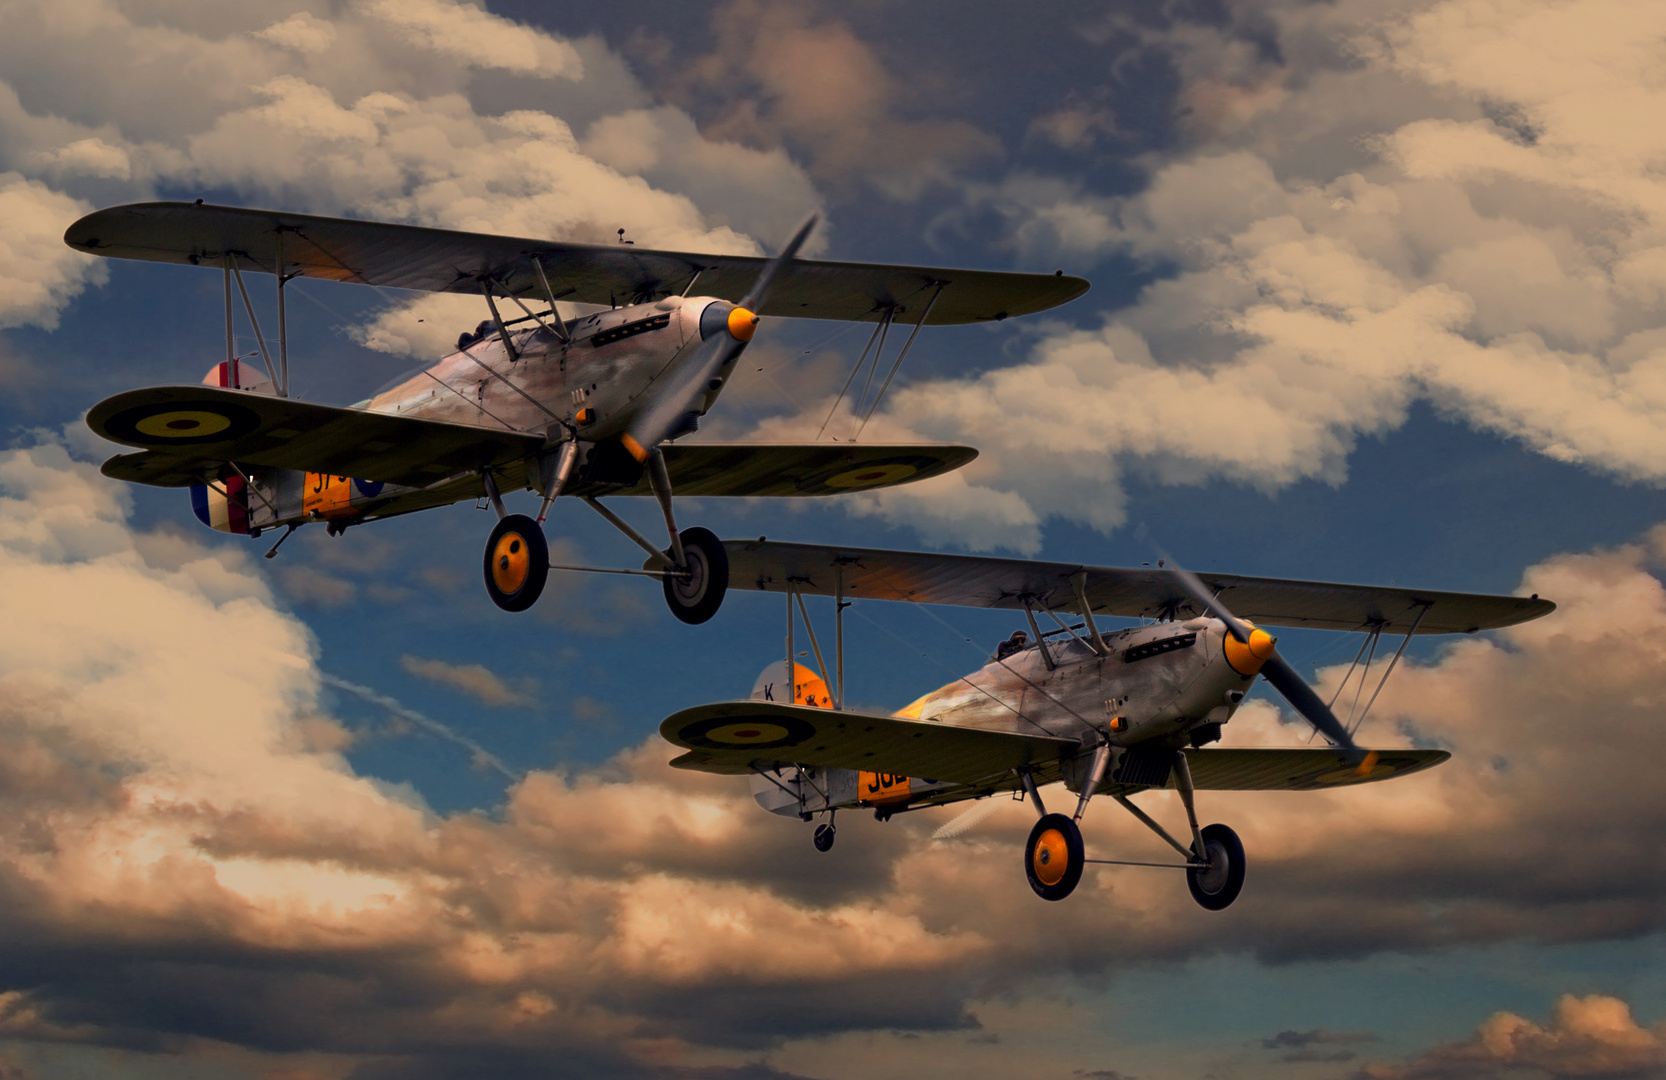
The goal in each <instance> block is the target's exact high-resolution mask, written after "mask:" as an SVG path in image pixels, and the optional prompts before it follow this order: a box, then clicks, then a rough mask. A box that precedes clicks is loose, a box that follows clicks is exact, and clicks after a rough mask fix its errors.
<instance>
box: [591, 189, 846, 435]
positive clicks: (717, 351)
mask: <svg viewBox="0 0 1666 1080" xmlns="http://www.w3.org/2000/svg"><path fill="white" fill-rule="evenodd" d="M818 220H819V215H817V214H811V215H810V216H809V217H808V218H807V219H805V222H804V224H803V225H800V226H799V227H798V232H796V233H794V234H793V238H792V239H791V240H788V241H787V245H786V246H785V247H783V248H782V249H781V253H780V254H779V255H777V256H775V258H773V259H771V260H769V262H767V263H765V264H764V266H763V269H762V270H759V271H758V276H757V278H756V279H755V280H754V281H753V282H752V287H751V288H750V289H748V290H747V291H746V295H745V296H743V297H741V301H740V303H739V304H738V305H737V306H735V307H734V308H733V309H731V310H730V311H729V315H728V319H727V321H726V323H725V325H724V327H723V328H722V329H721V330H717V331H716V332H714V333H712V334H711V336H710V337H708V338H706V340H705V341H703V342H701V343H700V344H699V345H698V346H696V347H695V350H694V352H693V353H692V354H691V355H690V356H689V357H688V358H687V359H686V360H684V361H683V362H682V364H681V365H680V367H681V368H682V377H681V378H679V379H675V380H674V381H671V382H670V383H669V384H668V385H667V386H666V389H665V390H663V391H662V392H661V393H659V394H658V395H656V396H657V398H658V400H656V401H655V402H654V404H653V405H652V406H650V407H649V408H648V409H646V410H645V411H644V412H643V413H642V415H641V417H640V418H639V419H638V420H637V422H636V424H635V425H634V426H633V427H632V428H631V430H630V431H629V432H628V433H627V434H626V435H625V436H624V437H623V442H624V444H625V449H626V450H629V451H630V453H631V456H632V457H634V458H636V460H638V461H647V460H648V458H649V456H650V455H651V454H653V452H654V450H655V449H656V448H657V447H658V446H659V445H660V444H661V443H663V442H664V441H665V440H666V437H667V436H669V435H670V434H671V433H672V432H674V431H676V430H677V429H678V428H679V427H681V425H682V422H683V418H684V417H685V416H687V415H688V414H689V413H691V412H693V411H694V408H695V405H696V404H697V403H698V402H699V400H700V398H701V397H703V396H704V395H705V394H706V392H707V391H708V390H715V389H717V388H716V387H715V386H712V385H711V383H712V380H713V379H714V378H715V377H716V375H717V373H718V372H719V371H721V370H723V366H724V365H725V364H727V363H729V362H730V361H731V360H733V359H734V358H735V357H736V356H738V355H740V351H741V350H742V349H744V348H746V343H747V342H749V341H751V340H752V335H753V333H754V332H755V331H756V330H757V326H758V316H757V315H756V314H754V313H755V312H756V311H757V310H758V308H760V307H762V306H763V302H764V299H765V298H766V297H768V295H769V290H770V286H772V285H773V284H774V283H775V278H776V276H777V275H778V274H779V273H780V272H781V270H782V268H783V267H785V266H786V265H787V264H788V263H790V262H792V261H793V259H794V258H795V257H796V256H797V255H798V249H799V248H800V247H803V246H804V241H805V240H807V239H809V237H810V232H811V230H813V229H814V228H815V227H816V222H817V221H818ZM708 310H709V309H708ZM702 321H703V320H702Z"/></svg>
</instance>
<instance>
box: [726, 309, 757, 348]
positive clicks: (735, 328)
mask: <svg viewBox="0 0 1666 1080" xmlns="http://www.w3.org/2000/svg"><path fill="white" fill-rule="evenodd" d="M757 332H758V317H757V316H756V315H754V314H752V313H751V312H750V311H747V310H746V309H745V308H743V307H738V308H734V309H733V310H731V311H730V312H729V336H730V337H732V338H734V339H735V340H736V341H751V340H752V335H753V334H756V333H757Z"/></svg>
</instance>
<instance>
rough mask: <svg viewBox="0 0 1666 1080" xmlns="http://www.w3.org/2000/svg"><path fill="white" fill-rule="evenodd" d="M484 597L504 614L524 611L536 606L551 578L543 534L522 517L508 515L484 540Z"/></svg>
mask: <svg viewBox="0 0 1666 1080" xmlns="http://www.w3.org/2000/svg"><path fill="white" fill-rule="evenodd" d="M484 569H485V574H486V595H488V596H490V597H491V598H492V603H494V604H496V605H497V606H498V607H500V608H502V609H503V610H504V611H525V610H526V609H527V608H529V607H531V606H532V605H533V604H535V603H537V601H538V596H539V594H540V593H542V592H543V591H544V582H545V581H546V580H548V578H549V576H550V549H549V545H548V544H547V543H545V542H544V530H543V529H541V528H539V527H538V523H537V522H536V521H533V520H532V519H531V518H529V517H527V516H526V515H525V514H510V515H509V516H508V517H506V518H504V519H503V520H502V521H499V522H498V523H497V525H496V526H495V527H494V528H493V529H492V535H491V536H489V537H487V538H486V559H485V566H484Z"/></svg>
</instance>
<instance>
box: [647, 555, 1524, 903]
mask: <svg viewBox="0 0 1666 1080" xmlns="http://www.w3.org/2000/svg"><path fill="white" fill-rule="evenodd" d="M726 546H727V548H728V553H729V566H730V568H731V572H732V573H733V575H734V580H735V582H736V583H737V587H756V588H758V589H763V590H767V591H771V592H781V593H785V594H786V597H787V656H786V659H785V660H784V661H781V662H777V663H776V664H774V665H771V667H769V668H767V669H765V672H764V674H763V675H762V676H760V678H759V681H758V686H757V687H756V688H755V689H754V691H753V695H752V699H751V700H747V701H730V702H723V703H719V704H713V705H702V706H699V707H696V708H691V709H685V710H683V711H681V712H678V713H676V714H675V715H673V716H670V717H668V718H667V719H666V720H665V721H664V722H663V723H662V724H661V725H660V734H661V735H662V736H664V738H665V739H666V740H667V741H669V742H670V743H672V744H673V745H675V746H677V747H679V748H681V749H683V750H685V751H686V753H684V754H682V756H680V757H678V758H676V759H675V760H673V761H672V764H673V765H674V766H676V767H678V768H684V769H694V770H698V771H701V772H710V773H720V774H733V775H744V776H750V777H751V778H752V791H753V794H754V797H755V798H756V800H757V801H758V803H759V804H760V805H762V806H763V807H764V808H765V809H766V810H769V811H771V812H773V813H777V814H783V815H791V816H797V817H799V818H801V819H803V820H805V821H810V820H812V819H813V818H814V817H815V816H816V815H820V814H825V815H826V819H827V820H826V821H824V822H822V823H821V824H819V825H818V826H817V827H816V830H815V835H814V840H815V846H816V847H817V848H818V849H820V850H822V851H826V850H827V849H828V848H830V847H831V846H832V845H833V838H834V835H835V832H834V825H833V821H832V819H833V816H834V814H835V812H836V811H838V810H844V809H856V808H871V809H872V810H873V811H874V814H875V815H876V816H877V817H878V818H879V819H880V820H885V819H887V818H889V817H890V816H892V815H894V814H898V813H903V812H906V811H912V810H917V809H921V808H924V807H929V806H939V805H942V804H945V803H951V802H959V801H962V800H968V799H981V798H987V797H990V796H992V795H996V794H998V793H1002V792H1007V793H1011V794H1012V795H1013V797H1015V798H1020V799H1025V798H1027V799H1028V800H1029V801H1030V802H1031V804H1032V805H1033V807H1034V808H1035V811H1036V814H1037V817H1038V819H1039V820H1037V822H1036V824H1035V826H1034V828H1033V829H1032V830H1031V832H1030V835H1029V838H1028V840H1027V841H1026V843H1025V847H1024V872H1025V875H1026V876H1027V878H1028V879H1029V883H1030V886H1031V888H1032V889H1034V890H1035V892H1036V894H1037V895H1038V896H1040V897H1042V898H1043V899H1046V900H1062V899H1063V898H1064V897H1066V896H1068V895H1070V893H1071V891H1072V890H1074V889H1075V887H1076V885H1077V883H1078V882H1079V881H1080V880H1081V876H1082V871H1083V868H1084V866H1085V865H1086V864H1088V863H1106V864H1115V865H1133V866H1170V867H1173V868H1175V869H1181V870H1184V871H1185V872H1186V878H1187V883H1188V885H1189V886H1190V889H1191V894H1192V896H1193V898H1194V899H1196V900H1197V902H1198V903H1199V904H1201V905H1202V906H1203V907H1205V908H1207V909H1210V910H1216V911H1218V910H1220V909H1222V908H1225V907H1226V906H1227V905H1229V904H1231V903H1232V901H1233V900H1234V899H1236V898H1237V896H1238V893H1239V890H1240V889H1242V887H1243V883H1244V849H1243V845H1242V844H1241V843H1240V842H1239V840H1238V836H1237V834H1236V833H1234V832H1233V830H1232V829H1230V828H1229V827H1227V826H1225V825H1218V824H1217V825H1204V826H1200V825H1199V824H1198V817H1197V811H1196V805H1195V800H1194V794H1195V792H1197V791H1208V790H1215V791H1228V790H1230V791H1250V790H1261V791H1314V790H1324V789H1328V788H1333V787H1341V786H1346V785H1349V784H1360V783H1367V782H1372V781H1378V780H1384V779H1387V778H1389V777H1395V776H1406V775H1409V774H1411V773H1415V772H1418V771H1420V770H1423V769H1427V768H1431V767H1432V766H1435V765H1438V764H1440V763H1441V762H1443V761H1445V760H1446V759H1447V758H1448V757H1450V755H1449V754H1448V753H1447V752H1446V751H1445V750H1431V749H1384V748H1378V749H1368V748H1365V747H1361V746H1359V745H1357V744H1356V743H1355V741H1354V735H1355V733H1356V732H1357V731H1358V730H1359V725H1360V723H1361V722H1363V720H1364V719H1365V716H1366V714H1367V713H1368V712H1369V711H1370V708H1371V705H1372V704H1373V703H1374V702H1375V701H1376V697H1377V694H1378V693H1380V692H1381V690H1382V687H1383V685H1384V684H1385V683H1386V682H1387V680H1388V676H1389V675H1390V674H1391V673H1392V672H1393V670H1394V667H1395V665H1396V664H1397V663H1398V661H1399V659H1400V657H1401V655H1402V654H1403V653H1404V652H1405V648H1406V645H1407V644H1409V643H1410V641H1411V638H1412V636H1413V635H1415V634H1453V633H1474V632H1475V631H1478V630H1486V629H1493V628H1496V627H1503V626H1511V625H1514V624H1516V623H1520V622H1525V621H1527V620H1529V619H1536V618H1539V617H1540V616H1543V615H1547V614H1549V613H1550V612H1552V611H1554V610H1555V607H1556V605H1554V604H1553V603H1551V602H1550V601H1548V600H1542V599H1540V598H1539V597H1538V596H1537V595H1534V596H1531V597H1518V596H1489V595H1477V594H1466V593H1452V592H1437V591H1432V590H1420V589H1403V588H1393V587H1388V588H1384V587H1372V586H1361V585H1338V584H1327V583H1324V582H1313V581H1292V580H1283V579H1277V578H1256V577H1243V576H1239V575H1233V574H1201V575H1193V574H1191V573H1188V572H1187V571H1184V570H1181V569H1179V568H1178V567H1173V566H1167V567H1165V566H1164V565H1163V564H1162V563H1159V565H1158V567H1157V568H1150V567H1142V568H1135V569H1119V568H1114V567H1095V566H1078V565H1074V564H1068V563H1045V562H1031V561H1025V560H1016V559H993V558H979V557H970V556H957V555H939V554H927V553H910V552H897V551H875V550H868V549H861V548H842V547H824V546H818V545H808V544H784V543H774V542H765V541H762V540H760V541H757V542H753V541H729V542H727V544H726ZM806 595H814V596H831V597H832V598H833V601H834V667H833V668H832V669H831V670H829V669H828V668H827V666H826V664H825V663H824V662H823V653H822V649H821V645H820V642H819V641H818V640H817V638H816V636H815V631H814V629H813V627H812V626H811V623H810V618H809V612H808V609H807V608H806V606H805V604H804V600H803V597H804V596H806ZM855 599H874V600H893V601H905V602H913V603H920V604H952V605H960V606H967V607H983V608H1006V609H1013V610H1020V609H1021V610H1022V611H1023V612H1024V614H1025V616H1026V618H1027V620H1028V627H1029V629H1028V632H1024V631H1020V632H1018V633H1016V634H1014V635H1013V637H1012V638H1010V639H1008V640H1007V641H1006V642H1003V643H1002V644H1001V646H1000V647H999V648H998V649H997V650H996V652H995V655H994V656H993V657H992V658H991V659H990V661H989V663H988V664H987V665H986V666H984V667H983V668H982V669H981V670H979V671H975V672H972V673H971V674H969V675H967V676H965V677H964V678H961V679H958V680H957V681H955V682H952V683H950V684H949V685H947V686H944V687H942V688H941V689H938V690H934V691H932V692H931V693H929V694H926V695H925V696H924V697H921V698H920V699H918V700H917V701H915V702H913V703H912V704H910V705H908V706H907V707H905V708H903V709H900V710H898V711H897V712H895V713H893V714H891V715H889V716H885V715H877V714H870V713H860V712H855V711H851V710H847V709H845V708H843V705H844V700H845V698H844V683H845V678H844V631H843V611H844V608H845V607H846V606H847V605H848V603H849V602H850V601H852V600H855ZM795 604H796V616H797V617H802V620H803V624H804V628H805V630H806V632H807V634H808V636H809V643H810V646H811V651H812V652H813V653H814V655H815V660H816V664H817V668H818V669H819V670H812V669H810V668H808V667H805V666H804V665H802V664H799V663H798V661H797V659H796V656H797V655H798V654H795V653H794V651H793V650H794V641H795V635H794V627H795V625H796V623H797V621H798V619H797V617H795ZM1229 605H1230V609H1229ZM1234 612H1236V613H1237V614H1234ZM1038 616H1040V618H1041V619H1047V620H1050V621H1051V622H1053V623H1056V624H1057V625H1056V626H1053V627H1051V628H1050V629H1048V630H1046V631H1043V630H1042V628H1041V625H1042V624H1041V622H1040V620H1039V619H1038ZM1061 616H1062V617H1061ZM1107 617H1121V618H1126V619H1138V620H1140V623H1139V625H1133V626H1127V627H1125V628H1122V629H1116V630H1110V629H1106V630H1101V629H1100V627H1099V624H1098V621H1097V620H1098V619H1100V618H1107ZM1072 620H1074V621H1072ZM1265 626H1288V627H1305V628H1317V629H1326V630H1338V631H1357V632H1361V633H1363V634H1364V635H1365V636H1364V639H1363V641H1362V642H1361V645H1360V650H1359V652H1358V653H1357V654H1356V655H1355V658H1354V663H1353V665H1352V666H1351V667H1350V668H1349V670H1348V673H1347V675H1346V676H1345V677H1344V678H1343V680H1342V683H1341V685H1340V686H1339V687H1338V688H1337V691H1336V694H1335V695H1333V697H1332V701H1331V702H1325V701H1323V700H1321V699H1320V698H1319V696H1318V695H1317V694H1316V693H1315V692H1314V691H1313V689H1312V688H1311V687H1309V686H1308V684H1307V683H1306V681H1305V680H1303V678H1302V677H1301V676H1300V675H1299V674H1298V673H1297V672H1296V671H1295V669H1294V668H1292V667H1291V666H1290V664H1289V663H1288V662H1287V661H1286V660H1285V659H1284V658H1283V657H1282V656H1281V655H1280V654H1279V652H1278V649H1277V643H1276V639H1274V638H1273V637H1272V635H1271V634H1269V633H1268V632H1267V631H1266V630H1265V629H1262V627H1265ZM1384 634H1390V635H1401V634H1403V635H1404V638H1403V639H1402V640H1401V641H1400V644H1399V647H1398V648H1397V649H1396V650H1395V652H1394V654H1393V657H1392V659H1390V660H1389V661H1388V662H1387V664H1386V666H1385V667H1384V670H1383V671H1382V674H1381V676H1380V678H1379V679H1378V680H1377V681H1376V688H1375V690H1373V691H1372V692H1371V694H1370V697H1369V698H1368V699H1364V707H1363V708H1360V702H1361V700H1362V692H1363V691H1364V689H1365V687H1366V683H1367V681H1368V679H1369V678H1370V676H1371V667H1372V663H1373V661H1374V660H1375V659H1376V658H1377V652H1378V645H1379V643H1380V642H1381V640H1382V638H1383V635H1384ZM1385 651H1386V650H1385ZM788 672H791V678H790V680H789V678H788ZM1356 673H1357V675H1358V680H1357V682H1355V681H1354V676H1355V675H1356ZM1258 675H1259V676H1260V677H1262V678H1264V679H1266V680H1267V682H1268V683H1270V684H1271V685H1272V687H1273V688H1274V689H1275V690H1277V691H1278V692H1279V694H1281V695H1282V696H1283V697H1284V699H1285V700H1286V701H1287V702H1289V703H1290V705H1292V706H1293V707H1294V708H1295V710H1296V711H1297V712H1298V713H1300V714H1301V715H1302V716H1303V717H1304V718H1306V720H1307V721H1308V722H1309V723H1310V724H1311V725H1312V726H1313V727H1314V729H1315V730H1316V732H1317V733H1318V734H1320V735H1323V736H1324V737H1325V740H1326V742H1327V743H1328V744H1329V745H1326V746H1311V747H1309V746H1301V747H1283V748H1236V747H1217V746H1213V745H1212V744H1214V743H1216V742H1218V741H1220V738H1221V732H1222V728H1223V727H1224V726H1225V725H1226V724H1227V723H1228V722H1229V721H1230V720H1231V719H1232V715H1233V713H1234V712H1235V711H1236V710H1237V708H1238V707H1239V705H1240V704H1241V703H1242V702H1243V700H1244V695H1245V694H1246V693H1247V692H1248V691H1249V689H1250V687H1251V686H1252V684H1253V683H1254V681H1255V679H1256V677H1257V676H1258ZM1350 682H1352V683H1353V685H1354V691H1353V698H1352V703H1353V704H1352V707H1351V708H1350V723H1349V724H1347V725H1344V724H1343V723H1342V721H1340V720H1339V719H1338V718H1337V716H1336V714H1335V713H1334V712H1333V711H1332V705H1333V704H1334V702H1335V701H1336V699H1337V698H1338V697H1340V695H1341V694H1342V692H1343V690H1344V689H1346V688H1347V687H1348V685H1349V684H1350ZM1059 781H1063V783H1064V784H1065V786H1066V788H1067V789H1068V790H1069V791H1071V792H1074V793H1076V795H1077V800H1076V807H1075V810H1074V812H1073V813H1071V814H1068V815H1067V814H1062V813H1049V812H1048V811H1047V809H1046V807H1045V806H1044V805H1043V804H1042V801H1041V793H1040V788H1042V787H1043V786H1045V785H1047V784H1050V783H1055V782H1059ZM1164 788H1172V789H1174V790H1176V791H1178V792H1179V795H1180V800H1181V802H1182V804H1183V805H1184V807H1185V810H1186V823H1187V826H1188V829H1189V833H1183V834H1182V838H1181V839H1176V838H1175V836H1174V835H1173V834H1171V833H1170V832H1169V831H1168V830H1166V829H1164V828H1163V827H1162V826H1161V825H1160V824H1159V823H1158V822H1157V821H1156V820H1155V819H1154V818H1152V817H1151V816H1150V815H1149V814H1147V813H1146V812H1145V811H1144V810H1142V809H1141V808H1140V807H1138V806H1136V805H1135V803H1134V802H1133V798H1134V796H1137V795H1138V794H1139V793H1141V792H1146V791H1154V790H1160V789H1164ZM1096 795H1106V796H1109V797H1111V798H1112V799H1114V800H1115V801H1116V802H1117V803H1119V804H1120V805H1122V806H1123V807H1124V808H1126V809H1127V810H1128V811H1129V812H1130V813H1132V814H1133V815H1134V817H1135V818H1137V819H1138V820H1139V821H1140V822H1142V823H1143V824H1144V825H1146V826H1147V827H1148V828H1150V829H1151V830H1152V831H1154V832H1155V833H1156V834H1157V836H1159V837H1161V838H1162V840H1164V841H1165V842H1167V843H1168V844H1169V845H1170V846H1171V847H1173V848H1174V849H1175V851H1177V852H1178V853H1179V856H1180V861H1171V862H1168V863H1157V862H1152V861H1150V860H1145V861H1139V860H1126V859H1088V858H1086V856H1085V852H1084V848H1083V843H1082V834H1081V830H1080V827H1079V825H1078V823H1079V822H1080V821H1081V820H1082V815H1083V814H1084V813H1085V812H1086V810H1087V807H1088V802H1089V800H1090V799H1092V798H1093V797H1094V796H1096ZM968 813H971V811H968Z"/></svg>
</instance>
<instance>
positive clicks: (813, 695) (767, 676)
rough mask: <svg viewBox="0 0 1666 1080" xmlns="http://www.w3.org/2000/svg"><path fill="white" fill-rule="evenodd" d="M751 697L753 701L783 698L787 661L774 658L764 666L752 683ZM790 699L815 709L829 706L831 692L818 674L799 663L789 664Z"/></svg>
mask: <svg viewBox="0 0 1666 1080" xmlns="http://www.w3.org/2000/svg"><path fill="white" fill-rule="evenodd" d="M752 698H753V700H754V701H787V700H789V697H788V693H787V662H786V661H785V660H777V661H776V662H775V663H773V664H771V665H769V666H768V667H766V668H764V670H763V671H762V672H761V673H760V674H759V675H758V681H757V682H756V683H753V684H752ZM791 702H792V704H795V705H810V706H814V707H815V708H818V709H830V708H832V707H833V695H832V694H831V693H830V692H829V691H828V689H827V683H826V681H825V680H823V679H822V677H821V676H820V675H818V674H816V673H815V672H814V671H811V670H810V669H809V668H807V667H805V666H804V665H803V664H800V663H797V662H794V664H793V685H792V694H791Z"/></svg>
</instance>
